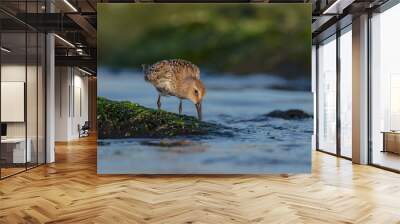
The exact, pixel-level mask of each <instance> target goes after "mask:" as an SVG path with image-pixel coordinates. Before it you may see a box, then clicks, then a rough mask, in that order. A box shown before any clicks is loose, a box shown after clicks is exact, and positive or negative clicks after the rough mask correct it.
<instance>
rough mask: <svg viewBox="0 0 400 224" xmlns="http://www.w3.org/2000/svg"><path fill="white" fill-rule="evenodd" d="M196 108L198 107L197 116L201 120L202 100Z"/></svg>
mask: <svg viewBox="0 0 400 224" xmlns="http://www.w3.org/2000/svg"><path fill="white" fill-rule="evenodd" d="M195 105H196V109H197V116H198V118H199V120H201V101H200V102H198V103H196V104H195Z"/></svg>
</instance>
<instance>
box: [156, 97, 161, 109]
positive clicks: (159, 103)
mask: <svg viewBox="0 0 400 224" xmlns="http://www.w3.org/2000/svg"><path fill="white" fill-rule="evenodd" d="M157 108H158V109H159V110H160V109H161V95H158V100H157Z"/></svg>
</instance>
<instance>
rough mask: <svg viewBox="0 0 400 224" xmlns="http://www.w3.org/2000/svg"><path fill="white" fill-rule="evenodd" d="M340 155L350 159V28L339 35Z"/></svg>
mask: <svg viewBox="0 0 400 224" xmlns="http://www.w3.org/2000/svg"><path fill="white" fill-rule="evenodd" d="M339 52H340V88H339V89H340V91H339V92H340V155H341V156H344V157H348V158H351V157H352V148H351V146H352V144H351V142H352V137H351V136H352V125H351V124H352V97H353V94H352V74H353V71H352V66H351V65H352V33H351V26H348V27H347V28H345V29H344V30H342V31H341V35H340V50H339Z"/></svg>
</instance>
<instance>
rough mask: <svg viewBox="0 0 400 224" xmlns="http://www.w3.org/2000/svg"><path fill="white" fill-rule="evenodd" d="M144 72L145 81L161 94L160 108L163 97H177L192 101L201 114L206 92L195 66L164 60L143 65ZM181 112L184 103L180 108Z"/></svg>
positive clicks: (174, 60) (179, 60)
mask: <svg viewBox="0 0 400 224" xmlns="http://www.w3.org/2000/svg"><path fill="white" fill-rule="evenodd" d="M143 72H144V79H145V80H146V81H147V82H150V83H151V84H152V85H153V86H154V87H155V88H156V89H157V91H158V92H159V97H158V101H157V105H158V108H160V107H161V102H160V97H161V96H176V97H178V98H179V99H180V100H182V99H188V100H190V101H192V102H193V103H194V104H196V108H200V112H201V100H202V98H203V97H204V95H205V91H206V90H205V87H204V85H203V83H202V82H201V80H200V69H199V67H197V66H196V65H195V64H193V63H191V62H189V61H186V60H182V59H171V60H162V61H159V62H156V63H154V64H152V65H150V66H146V65H143ZM181 111H182V102H180V106H179V112H180V113H181ZM198 112H199V109H198ZM199 117H200V113H199Z"/></svg>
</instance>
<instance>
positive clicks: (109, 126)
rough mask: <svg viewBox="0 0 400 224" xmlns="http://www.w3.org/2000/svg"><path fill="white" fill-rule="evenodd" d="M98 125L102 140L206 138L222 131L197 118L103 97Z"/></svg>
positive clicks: (98, 105)
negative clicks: (173, 137) (188, 136)
mask: <svg viewBox="0 0 400 224" xmlns="http://www.w3.org/2000/svg"><path fill="white" fill-rule="evenodd" d="M97 125H98V137H99V139H106V138H161V137H171V136H187V135H207V134H209V133H215V132H218V130H220V129H221V128H222V127H221V126H219V125H217V124H212V123H208V122H202V121H200V120H198V119H197V118H195V117H191V116H186V115H178V114H175V113H170V112H167V111H163V110H155V109H150V108H146V107H143V106H141V105H139V104H136V103H132V102H129V101H113V100H109V99H106V98H104V97H98V98H97Z"/></svg>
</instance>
